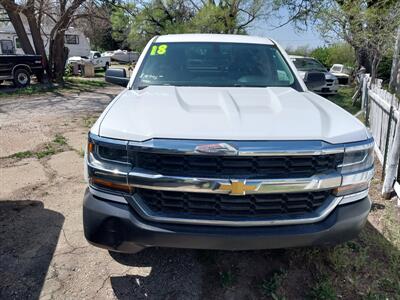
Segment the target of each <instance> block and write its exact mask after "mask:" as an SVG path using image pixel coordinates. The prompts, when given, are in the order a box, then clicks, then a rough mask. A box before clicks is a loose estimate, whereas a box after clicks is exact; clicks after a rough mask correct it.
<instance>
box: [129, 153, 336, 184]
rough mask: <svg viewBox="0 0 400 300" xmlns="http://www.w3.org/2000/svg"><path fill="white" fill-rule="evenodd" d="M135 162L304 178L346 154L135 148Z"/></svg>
mask: <svg viewBox="0 0 400 300" xmlns="http://www.w3.org/2000/svg"><path fill="white" fill-rule="evenodd" d="M132 155H133V159H134V166H135V167H137V168H141V169H145V170H148V171H151V172H155V173H159V174H162V175H164V176H183V177H205V178H237V179H239V178H263V179H272V178H304V177H311V176H313V175H315V174H322V173H325V174H326V173H331V172H334V171H335V170H336V169H337V167H338V165H340V164H341V163H342V160H343V154H342V153H337V154H329V155H313V156H312V155H307V156H218V155H182V154H164V153H152V152H140V151H137V152H132Z"/></svg>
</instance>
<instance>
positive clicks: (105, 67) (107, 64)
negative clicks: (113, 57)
mask: <svg viewBox="0 0 400 300" xmlns="http://www.w3.org/2000/svg"><path fill="white" fill-rule="evenodd" d="M109 67H110V64H109V63H108V62H106V65H105V66H104V68H103V69H104V71H107V69H108V68H109Z"/></svg>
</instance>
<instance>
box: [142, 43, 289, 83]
mask: <svg viewBox="0 0 400 300" xmlns="http://www.w3.org/2000/svg"><path fill="white" fill-rule="evenodd" d="M136 78H137V79H136V81H135V86H147V85H174V86H219V87H224V86H227V87H235V86H236V87H269V86H286V87H292V86H294V85H295V84H296V82H295V77H294V75H293V74H292V72H291V70H290V68H289V67H288V65H287V63H286V61H285V60H284V58H283V57H282V55H281V53H280V52H279V50H278V49H277V48H276V47H275V46H273V45H262V44H243V43H215V42H185V43H180V42H178V43H154V44H153V45H151V47H150V50H149V51H148V53H147V54H146V57H145V60H144V62H143V64H142V66H141V69H140V70H139V74H138V77H136Z"/></svg>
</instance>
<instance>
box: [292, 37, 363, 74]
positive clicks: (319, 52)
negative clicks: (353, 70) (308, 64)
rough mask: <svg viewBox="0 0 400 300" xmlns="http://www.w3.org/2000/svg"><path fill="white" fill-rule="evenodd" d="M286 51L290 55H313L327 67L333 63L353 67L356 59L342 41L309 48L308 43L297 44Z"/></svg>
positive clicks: (351, 49) (352, 51) (349, 47)
mask: <svg viewBox="0 0 400 300" xmlns="http://www.w3.org/2000/svg"><path fill="white" fill-rule="evenodd" d="M286 51H287V52H288V53H290V54H291V55H301V56H310V57H314V58H315V59H317V60H318V61H320V62H321V63H322V64H324V65H325V66H326V67H327V68H328V69H329V68H330V67H332V65H333V64H343V65H345V66H348V67H354V66H355V61H356V57H355V52H354V49H353V48H352V47H351V46H350V45H349V44H347V43H344V42H342V43H336V44H332V45H330V46H325V47H318V48H315V49H311V48H310V46H309V45H306V46H299V47H297V48H294V49H292V48H287V49H286Z"/></svg>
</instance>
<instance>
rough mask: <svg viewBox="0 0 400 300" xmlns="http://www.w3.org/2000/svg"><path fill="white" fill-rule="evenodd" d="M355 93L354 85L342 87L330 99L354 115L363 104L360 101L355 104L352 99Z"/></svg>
mask: <svg viewBox="0 0 400 300" xmlns="http://www.w3.org/2000/svg"><path fill="white" fill-rule="evenodd" d="M353 95H354V88H353V87H341V88H339V90H338V93H337V94H336V95H334V96H329V97H328V99H329V100H330V101H332V102H333V103H335V104H336V105H339V106H340V107H341V108H343V109H345V110H347V111H348V112H349V113H351V114H353V115H354V114H356V113H357V112H358V111H359V110H360V107H361V104H360V103H359V102H358V103H357V104H356V106H353V103H352V102H353V100H352V99H351V97H353Z"/></svg>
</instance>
